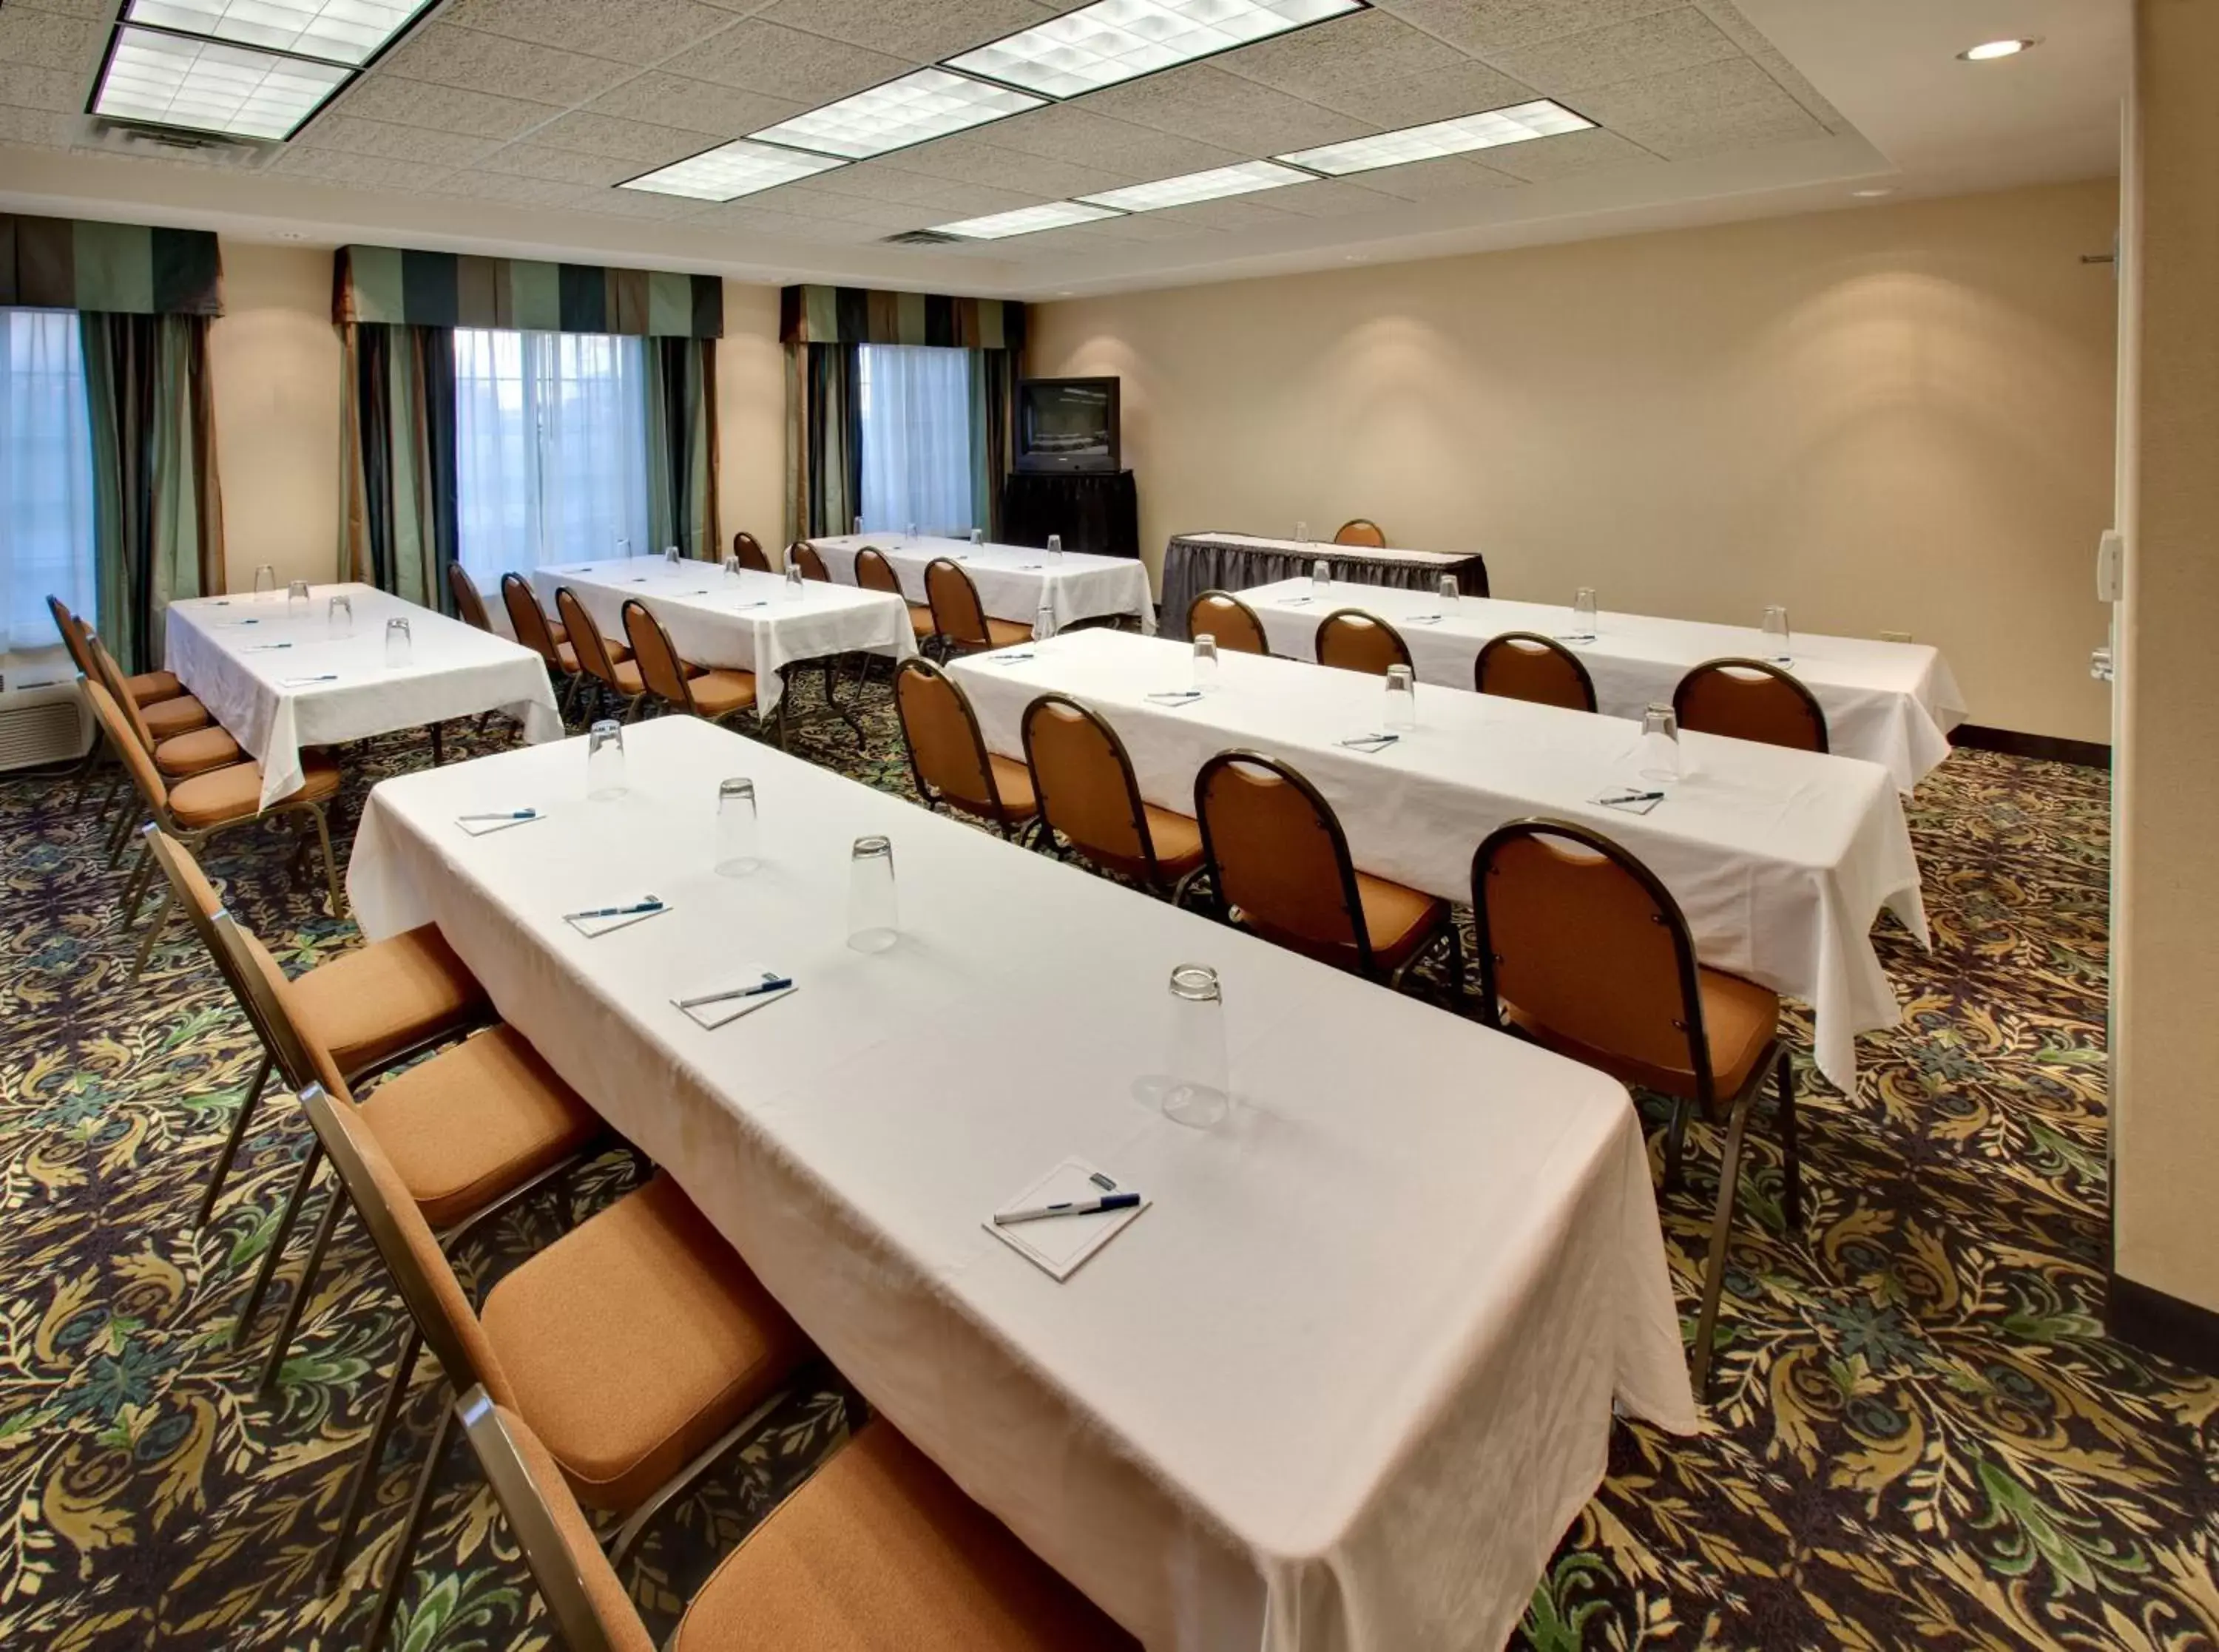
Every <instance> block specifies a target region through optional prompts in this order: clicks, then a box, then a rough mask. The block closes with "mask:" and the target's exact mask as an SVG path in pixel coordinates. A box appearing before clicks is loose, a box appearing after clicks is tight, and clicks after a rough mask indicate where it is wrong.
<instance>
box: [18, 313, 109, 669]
mask: <svg viewBox="0 0 2219 1652" xmlns="http://www.w3.org/2000/svg"><path fill="white" fill-rule="evenodd" d="M5 315H6V318H7V321H6V326H7V340H6V347H5V349H4V350H0V631H4V635H0V651H7V652H12V651H14V650H16V649H25V650H28V649H52V648H59V647H60V646H61V637H59V635H58V634H57V633H56V631H55V630H54V620H53V615H52V614H51V613H49V612H47V597H48V596H49V595H53V596H57V597H59V598H60V599H62V600H63V601H64V602H66V603H67V604H69V606H70V607H71V610H72V611H74V612H77V613H79V614H82V615H84V617H85V618H87V619H88V620H94V621H95V623H96V615H95V605H94V601H93V593H94V589H95V581H94V575H93V519H92V415H91V413H90V409H89V407H88V404H87V402H86V400H85V388H84V350H83V348H82V346H81V345H79V343H78V320H77V316H76V314H75V313H74V312H72V311H69V310H9V311H7V312H5Z"/></svg>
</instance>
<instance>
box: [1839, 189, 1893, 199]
mask: <svg viewBox="0 0 2219 1652" xmlns="http://www.w3.org/2000/svg"><path fill="white" fill-rule="evenodd" d="M1849 193H1850V194H1851V195H1853V196H1855V197H1856V198H1857V199H1858V200H1860V201H1877V200H1879V199H1880V197H1881V196H1884V195H1893V194H1894V193H1895V191H1894V190H1893V189H1852V190H1850V191H1849Z"/></svg>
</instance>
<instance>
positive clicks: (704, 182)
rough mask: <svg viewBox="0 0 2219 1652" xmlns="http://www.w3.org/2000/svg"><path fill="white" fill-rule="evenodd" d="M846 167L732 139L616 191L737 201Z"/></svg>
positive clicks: (819, 157) (840, 162)
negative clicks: (761, 191)
mask: <svg viewBox="0 0 2219 1652" xmlns="http://www.w3.org/2000/svg"><path fill="white" fill-rule="evenodd" d="M847 164H848V163H847V162H845V161H843V160H834V159H833V158H831V157H830V155H805V154H803V153H802V152H800V151H799V150H798V149H780V148H777V147H775V146H773V145H770V144H767V143H749V141H748V140H746V139H745V138H737V139H734V140H732V141H731V142H730V143H728V144H720V145H719V146H717V147H716V148H714V149H709V150H704V151H703V152H701V153H700V154H698V155H689V156H687V158H685V159H684V160H681V161H673V162H672V163H671V164H670V165H668V166H660V167H657V168H656V170H655V171H652V172H649V173H646V174H644V175H643V176H642V177H635V178H629V179H627V180H625V182H624V183H620V184H618V186H617V187H618V189H646V190H648V191H650V192H651V193H653V194H655V195H683V196H692V197H693V199H694V200H696V201H737V200H738V199H739V198H740V197H741V196H743V195H753V194H755V192H756V191H757V190H759V189H776V188H777V187H778V186H779V185H780V184H781V183H793V181H794V180H795V179H796V178H802V177H815V176H816V175H817V173H819V172H830V171H833V170H834V169H835V168H836V167H841V166H845V165H847Z"/></svg>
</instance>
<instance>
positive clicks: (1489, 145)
mask: <svg viewBox="0 0 2219 1652" xmlns="http://www.w3.org/2000/svg"><path fill="white" fill-rule="evenodd" d="M1593 125H1594V121H1590V120H1588V119H1587V118H1586V117H1585V116H1583V115H1575V114H1573V113H1572V112H1571V110H1569V109H1566V108H1565V107H1564V106H1563V104H1561V103H1558V102H1552V101H1551V100H1550V99H1548V98H1545V97H1544V98H1539V99H1537V100H1536V101H1534V102H1531V103H1517V104H1513V105H1512V106H1511V107H1510V108H1508V109H1489V110H1488V111H1486V112H1485V113H1484V114H1481V115H1458V116H1457V117H1456V118H1455V119H1454V120H1450V121H1433V123H1432V124H1430V125H1427V126H1421V127H1403V128H1402V130H1401V131H1399V132H1382V133H1379V134H1376V135H1375V136H1372V137H1369V138H1352V139H1350V140H1348V141H1347V142H1346V143H1329V144H1326V145H1323V146H1321V147H1319V148H1316V149H1301V150H1296V152H1294V153H1293V154H1291V155H1281V156H1279V157H1278V158H1279V159H1281V160H1283V161H1287V162H1290V163H1291V164H1293V165H1296V166H1302V167H1307V168H1308V170H1309V171H1313V172H1324V173H1327V174H1328V175H1330V176H1332V177H1341V176H1343V175H1344V174H1346V173H1349V172H1369V171H1374V170H1375V169H1377V168H1378V167H1382V166H1400V165H1404V164H1405V163H1406V162H1409V161H1417V160H1433V159H1435V158H1439V157H1440V156H1442V155H1461V154H1464V153H1467V152H1470V151H1471V150H1474V149H1493V148H1495V147H1497V146H1500V145H1502V144H1511V143H1525V142H1527V141H1529V140H1532V139H1534V138H1551V137H1554V136H1556V135H1557V134H1559V133H1564V132H1584V131H1586V130H1587V129H1588V127H1592V126H1593Z"/></svg>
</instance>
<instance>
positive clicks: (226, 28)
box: [124, 0, 430, 64]
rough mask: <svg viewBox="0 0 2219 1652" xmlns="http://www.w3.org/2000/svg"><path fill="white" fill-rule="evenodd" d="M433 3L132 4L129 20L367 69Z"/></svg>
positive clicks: (275, 0) (165, 0) (223, 0)
mask: <svg viewBox="0 0 2219 1652" xmlns="http://www.w3.org/2000/svg"><path fill="white" fill-rule="evenodd" d="M429 3H430V0H131V4H130V6H129V7H128V9H126V11H125V12H124V21H125V22H134V23H152V24H153V25H155V26H156V27H157V28H171V29H176V30H177V31H178V32H179V33H181V34H200V35H205V36H207V37H208V38H209V39H211V40H231V41H233V42H235V43H236V44H238V45H240V46H259V47H267V48H268V49H269V50H270V51H273V52H287V53H292V54H293V55H294V56H296V57H310V58H323V59H327V60H328V61H330V62H333V63H351V64H361V63H364V62H367V61H368V60H369V59H370V58H371V57H373V56H375V55H376V53H377V51H378V49H379V48H380V47H382V46H383V45H384V44H385V43H386V41H388V40H391V39H392V38H393V37H394V36H395V34H399V33H400V32H401V30H402V29H404V28H407V27H408V24H409V22H410V21H411V20H412V19H413V18H414V17H415V16H416V14H417V13H418V12H420V11H422V10H423V9H425V7H426V5H427V4H429Z"/></svg>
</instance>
